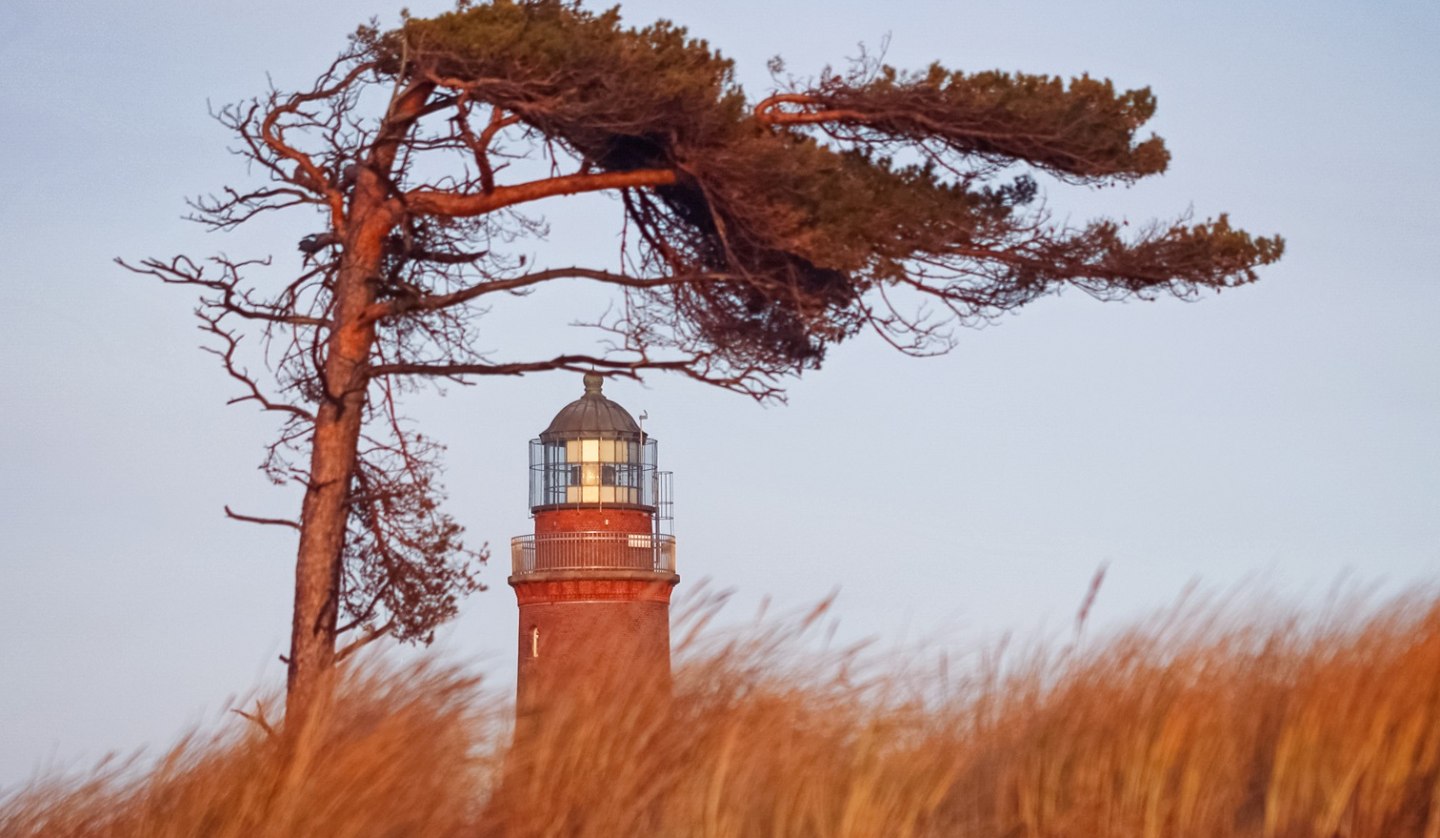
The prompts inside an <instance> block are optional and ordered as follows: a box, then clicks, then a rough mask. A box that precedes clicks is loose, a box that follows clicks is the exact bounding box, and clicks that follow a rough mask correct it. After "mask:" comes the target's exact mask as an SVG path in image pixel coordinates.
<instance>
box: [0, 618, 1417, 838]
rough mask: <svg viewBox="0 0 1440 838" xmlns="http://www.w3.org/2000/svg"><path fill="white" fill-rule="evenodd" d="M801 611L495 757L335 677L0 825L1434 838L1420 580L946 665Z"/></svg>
mask: <svg viewBox="0 0 1440 838" xmlns="http://www.w3.org/2000/svg"><path fill="white" fill-rule="evenodd" d="M1344 611H1346V609H1336V613H1342V612H1344ZM804 622H805V621H804V620H800V621H798V623H804ZM802 627H803V626H801V625H797V621H789V622H788V623H787V622H784V621H782V622H781V623H779V624H778V625H772V627H771V628H770V629H768V630H766V631H764V632H762V633H760V634H759V636H758V637H757V636H755V635H753V634H752V635H751V636H750V638H749V639H748V640H745V641H743V642H741V641H734V640H729V641H727V640H725V639H723V638H716V637H715V635H714V633H708V634H707V633H702V635H701V638H700V639H699V640H697V641H693V642H691V643H690V644H689V646H688V647H687V650H686V653H685V655H684V656H683V660H684V662H683V663H682V664H681V665H680V667H679V669H678V671H677V676H676V688H675V694H674V697H673V699H672V700H668V701H667V700H663V699H660V698H652V699H649V700H647V699H644V698H640V699H636V700H633V701H627V702H623V703H622V704H621V706H610V707H607V706H606V705H605V704H604V703H603V702H598V701H592V702H588V703H587V704H586V705H585V706H583V707H570V708H566V707H555V708H552V709H551V710H550V711H549V712H550V715H548V716H546V717H544V718H543V719H542V720H541V724H539V725H538V726H537V727H536V732H535V734H534V736H533V737H531V738H530V739H529V740H528V744H527V746H526V747H524V748H520V749H516V750H514V751H511V750H509V749H508V738H509V732H508V729H507V726H506V725H505V723H504V720H505V718H506V716H507V715H508V713H509V712H510V709H509V707H508V706H507V705H506V704H505V703H504V702H500V701H497V700H496V699H495V697H494V696H489V695H485V694H484V693H483V692H482V691H481V690H480V687H479V685H478V683H477V681H476V680H475V679H473V678H470V677H467V676H465V675H463V674H460V673H458V672H456V671H454V670H444V669H439V668H433V667H420V668H418V669H417V668H412V669H408V670H404V671H396V670H386V669H384V668H383V667H377V666H373V665H371V666H368V667H359V668H357V669H356V670H355V671H354V672H352V673H350V674H349V675H347V680H346V683H345V686H344V689H343V695H342V698H341V699H340V701H339V702H338V703H337V706H336V708H335V710H334V712H333V713H332V714H331V716H330V718H329V720H328V723H327V724H326V725H325V727H324V729H323V731H321V732H319V733H318V734H317V736H316V738H314V739H313V740H311V741H307V742H306V743H302V744H301V745H300V746H297V747H295V748H293V749H290V750H286V749H285V748H283V747H282V746H281V745H279V744H278V742H277V740H274V739H272V738H271V737H269V736H267V735H266V734H265V733H264V732H263V731H261V730H260V729H259V728H258V727H257V726H254V725H250V724H249V723H243V722H238V721H237V726H236V728H235V729H233V730H231V731H229V732H228V733H227V734H225V735H222V736H220V737H218V738H213V739H200V738H192V739H190V740H188V741H186V742H183V743H181V744H180V745H178V746H177V747H176V748H174V749H173V750H172V751H171V752H170V753H169V754H168V755H167V756H166V757H165V758H164V759H163V760H161V761H160V762H159V763H158V765H156V766H153V767H147V768H145V769H144V770H140V769H138V768H135V767H134V766H131V767H129V768H127V767H124V766H120V767H108V768H106V767H102V768H101V769H99V770H97V771H96V772H95V773H94V774H92V775H90V776H87V777H83V778H70V779H47V780H43V781H39V782H36V783H34V784H32V785H31V786H30V787H28V788H26V789H22V790H20V791H18V792H15V793H13V794H12V795H11V796H10V798H9V799H8V800H6V801H4V802H3V804H0V834H4V835H47V836H50V835H55V836H65V835H75V836H82V835H83V836H102V835H103V836H147V838H148V836H197V835H204V836H232V835H233V836H301V835H303V836H311V835H316V836H321V835H323V836H372V835H373V836H408V835H424V836H428V835H436V836H446V835H480V836H606V837H607V838H608V836H628V835H661V836H703V837H705V838H729V837H730V836H766V835H784V836H790V835H794V836H825V838H830V836H961V837H962V838H963V837H964V836H976V838H982V837H983V838H1000V836H1007V837H1009V836H1036V837H1037V838H1038V836H1056V837H1057V838H1059V836H1066V837H1067V838H1069V837H1073V838H1082V836H1083V838H1091V836H1095V837H1096V838H1102V837H1103V836H1127V838H1129V837H1130V836H1142V837H1144V838H1148V837H1149V836H1155V837H1156V838H1159V836H1166V838H1169V837H1170V836H1207V838H1208V837H1209V836H1231V835H1233V836H1267V837H1268V838H1297V837H1298V836H1322V837H1323V838H1330V837H1331V836H1355V837H1356V838H1404V837H1405V836H1424V837H1425V838H1440V599H1437V598H1435V597H1432V596H1420V595H1411V596H1408V597H1404V598H1401V599H1399V600H1396V601H1392V602H1389V603H1386V604H1385V605H1384V606H1383V607H1380V608H1375V609H1370V610H1359V611H1351V612H1350V614H1349V615H1348V616H1343V617H1328V618H1323V619H1322V618H1311V619H1309V620H1303V621H1302V620H1285V621H1277V620H1275V619H1273V618H1272V619H1268V620H1249V621H1243V620H1239V619H1236V617H1235V615H1234V614H1233V613H1227V612H1225V611H1224V610H1221V609H1208V610H1207V609H1202V608H1189V609H1185V610H1184V611H1183V613H1181V614H1179V615H1171V616H1170V617H1169V618H1167V619H1163V620H1157V621H1153V622H1151V623H1147V624H1145V625H1142V626H1140V627H1137V628H1135V629H1133V630H1131V631H1129V632H1127V633H1124V634H1121V635H1118V636H1115V637H1111V638H1109V639H1106V640H1104V641H1102V642H1099V643H1098V644H1096V645H1094V646H1093V647H1087V646H1085V645H1081V646H1080V647H1078V648H1075V647H1071V648H1067V649H1063V650H1059V651H1053V650H1052V651H1047V650H1044V649H1041V650H1038V651H1033V652H1028V653H1013V652H1012V653H1009V654H1005V655H1000V654H992V655H987V656H981V657H980V658H979V659H978V660H977V661H976V662H975V663H974V664H973V665H971V666H969V667H964V668H962V669H963V673H964V674H963V675H961V676H958V677H957V676H956V675H955V674H954V672H953V670H954V669H955V667H953V666H952V667H950V669H951V670H952V671H951V672H949V673H946V672H943V671H941V670H940V669H936V670H935V671H934V672H929V673H924V674H921V673H917V672H915V666H914V665H913V661H914V660H915V659H916V658H915V657H913V656H912V657H911V658H910V660H911V661H912V664H911V665H909V666H906V667H903V668H901V667H895V666H889V667H888V668H885V667H882V666H878V665H875V664H869V665H866V664H863V663H862V662H861V659H860V656H858V655H847V654H840V655H829V656H824V655H815V654H812V653H809V652H807V651H806V649H805V645H804V644H803V643H796V642H794V638H795V636H796V633H797V632H798V631H799V630H800V628H802ZM707 638H710V639H707Z"/></svg>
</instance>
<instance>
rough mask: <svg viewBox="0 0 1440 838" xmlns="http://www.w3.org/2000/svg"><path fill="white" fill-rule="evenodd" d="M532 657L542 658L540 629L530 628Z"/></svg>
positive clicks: (537, 627) (536, 627)
mask: <svg viewBox="0 0 1440 838" xmlns="http://www.w3.org/2000/svg"><path fill="white" fill-rule="evenodd" d="M530 657H532V658H538V657H540V627H539V626H531V627H530Z"/></svg>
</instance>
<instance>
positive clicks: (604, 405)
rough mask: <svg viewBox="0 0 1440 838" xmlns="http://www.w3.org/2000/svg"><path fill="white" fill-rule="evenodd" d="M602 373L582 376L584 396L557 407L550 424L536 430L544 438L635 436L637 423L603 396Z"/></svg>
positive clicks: (628, 413) (638, 431) (637, 434)
mask: <svg viewBox="0 0 1440 838" xmlns="http://www.w3.org/2000/svg"><path fill="white" fill-rule="evenodd" d="M604 384H605V378H604V376H600V375H596V374H595V373H586V375H585V395H583V396H581V397H580V398H578V399H576V400H575V401H573V402H571V403H569V404H567V405H565V406H564V407H562V408H560V412H559V413H557V414H555V418H554V419H552V420H550V426H549V427H548V428H546V429H545V430H544V431H541V432H540V438H541V439H543V440H545V441H547V442H551V441H555V440H561V439H578V438H581V437H589V438H592V439H593V438H600V439H639V438H640V425H639V424H637V423H636V421H635V417H633V416H631V415H630V411H628V410H626V409H625V408H623V407H621V406H620V405H618V404H616V403H615V402H612V401H610V400H609V399H607V398H605V394H604V393H602V392H601V388H602V387H603V386H604Z"/></svg>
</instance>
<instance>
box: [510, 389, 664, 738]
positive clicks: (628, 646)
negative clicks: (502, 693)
mask: <svg viewBox="0 0 1440 838" xmlns="http://www.w3.org/2000/svg"><path fill="white" fill-rule="evenodd" d="M604 381H605V380H604V378H603V377H602V376H600V375H596V374H593V373H592V374H589V375H586V376H585V378H584V385H585V392H584V394H583V395H581V396H580V398H578V399H576V400H575V401H573V402H571V403H570V404H568V405H566V406H565V407H563V408H561V409H560V412H559V413H557V414H555V418H554V419H552V420H551V422H550V424H549V426H548V427H546V428H545V430H543V431H541V433H540V436H539V438H537V439H533V440H531V441H530V512H531V514H532V515H533V516H534V520H535V531H534V533H533V534H530V535H522V536H518V537H516V538H514V539H512V540H511V561H512V567H511V575H510V579H509V582H510V586H511V587H512V588H514V589H515V599H516V602H517V603H518V605H519V617H520V619H519V670H518V675H517V683H516V710H517V714H518V716H519V718H520V719H522V720H523V719H526V718H527V717H537V716H542V715H543V713H544V711H545V709H546V708H547V707H551V706H556V705H559V704H563V703H567V702H570V703H573V702H586V703H593V702H595V701H598V700H602V699H605V698H607V697H613V696H615V695H616V693H617V692H623V691H625V690H629V689H634V688H637V687H642V686H643V687H647V688H659V689H662V690H668V688H669V682H670V593H671V591H672V590H674V587H675V584H676V583H677V582H679V581H680V577H679V576H677V575H676V574H675V536H674V535H673V534H671V533H670V532H669V523H670V520H671V515H670V480H669V478H670V474H669V472H661V471H658V470H657V468H656V464H657V458H656V449H657V446H656V442H655V440H654V439H653V438H651V437H650V436H648V435H647V434H646V433H645V432H644V430H643V429H642V428H641V426H640V424H639V423H637V422H636V421H635V418H634V417H633V416H631V415H630V413H629V412H628V411H627V410H625V408H623V407H621V406H620V405H618V404H616V403H615V402H613V401H611V400H610V399H608V398H606V397H605V394H604V392H603V386H604ZM572 706H573V704H572Z"/></svg>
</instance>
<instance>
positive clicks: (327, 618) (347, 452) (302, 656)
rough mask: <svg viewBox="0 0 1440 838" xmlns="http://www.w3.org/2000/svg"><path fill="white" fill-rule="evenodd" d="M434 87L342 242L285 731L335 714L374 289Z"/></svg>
mask: <svg viewBox="0 0 1440 838" xmlns="http://www.w3.org/2000/svg"><path fill="white" fill-rule="evenodd" d="M434 89H435V86H434V84H432V83H428V82H422V83H418V84H415V85H412V86H411V87H409V88H408V89H406V90H405V91H404V92H403V93H402V94H400V95H398V96H397V97H396V98H395V99H394V100H393V101H392V103H391V106H390V111H389V112H388V113H387V114H386V116H385V119H384V121H383V123H382V125H381V128H380V130H379V131H378V132H377V133H376V137H375V142H374V144H373V145H372V146H371V147H370V154H369V157H368V159H367V160H365V161H364V165H361V166H359V167H358V171H357V175H356V180H355V184H354V186H353V187H352V188H353V192H352V193H351V194H350V205H349V212H348V213H347V214H346V217H345V219H344V230H343V231H341V230H338V229H337V231H336V232H340V233H341V240H342V242H343V247H344V250H343V251H342V252H341V255H340V266H339V270H338V271H337V272H336V276H335V308H334V321H333V324H332V331H331V333H330V339H329V341H328V343H327V346H326V349H327V352H328V354H327V355H326V358H325V381H324V384H325V396H324V399H325V400H324V402H323V403H322V404H321V405H320V406H319V409H318V410H317V411H316V413H315V436H314V439H313V440H311V449H310V475H309V477H310V480H309V483H308V484H307V486H306V489H305V502H304V504H303V505H302V507H301V511H300V546H299V549H298V552H297V555H296V557H295V612H294V616H293V618H292V621H291V625H290V664H289V671H288V673H287V678H286V691H285V727H286V730H287V732H290V733H291V734H298V733H299V732H300V731H302V730H304V729H305V728H306V727H308V725H309V723H310V721H311V720H312V719H314V718H315V717H316V715H317V714H318V713H319V712H320V711H322V710H323V709H324V708H325V707H326V705H328V703H329V701H330V698H331V695H332V691H333V688H334V675H335V639H336V633H337V631H336V629H337V627H338V625H339V622H338V620H339V614H340V596H341V589H340V585H341V575H340V572H341V569H342V564H343V562H344V550H345V524H346V521H347V519H348V517H349V505H348V503H347V500H348V497H349V492H350V482H351V477H352V475H353V474H354V470H355V459H356V451H357V449H358V447H359V443H360V428H361V425H362V423H363V420H364V418H365V399H366V391H367V390H368V388H369V384H370V353H371V351H373V349H374V346H375V328H376V326H375V323H374V322H373V321H372V320H370V319H369V318H368V316H367V315H368V313H369V309H370V307H371V305H372V304H374V302H375V285H374V280H375V278H376V277H377V276H379V274H380V269H381V266H382V264H383V262H384V259H385V241H386V239H387V238H388V237H389V235H390V232H391V231H392V230H393V229H394V228H395V225H396V224H397V223H398V222H399V220H400V218H401V216H402V214H403V212H404V208H403V206H401V204H400V203H399V202H398V201H395V200H394V199H393V197H392V192H393V190H394V186H393V184H392V183H391V182H390V180H389V176H390V173H391V169H392V167H393V166H394V164H395V157H396V153H397V151H398V150H399V148H400V145H401V143H402V141H403V140H404V138H405V135H406V134H408V133H409V131H410V129H411V128H412V127H413V126H414V124H415V120H416V119H417V118H418V117H419V115H420V113H421V112H422V109H423V108H424V106H425V103H426V102H427V101H428V100H429V98H430V94H431V92H432V91H433V90H434Z"/></svg>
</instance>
